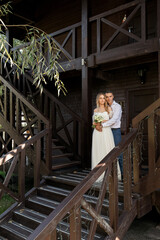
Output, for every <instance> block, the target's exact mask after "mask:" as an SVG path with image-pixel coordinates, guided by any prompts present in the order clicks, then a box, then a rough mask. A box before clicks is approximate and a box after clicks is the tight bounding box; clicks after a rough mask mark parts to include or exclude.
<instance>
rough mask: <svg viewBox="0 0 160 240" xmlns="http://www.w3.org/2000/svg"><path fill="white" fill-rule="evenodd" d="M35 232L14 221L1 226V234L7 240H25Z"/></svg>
mask: <svg viewBox="0 0 160 240" xmlns="http://www.w3.org/2000/svg"><path fill="white" fill-rule="evenodd" d="M32 232H33V230H32V229H30V228H28V227H25V226H23V225H22V224H19V223H17V222H15V221H13V220H10V221H8V222H7V223H4V224H2V225H0V234H1V235H2V236H4V237H6V238H7V239H8V238H9V239H13V240H23V239H27V237H28V236H29V235H30V234H31V233H32Z"/></svg>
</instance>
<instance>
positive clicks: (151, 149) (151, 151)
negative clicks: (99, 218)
mask: <svg viewBox="0 0 160 240" xmlns="http://www.w3.org/2000/svg"><path fill="white" fill-rule="evenodd" d="M154 128H155V125H154V113H152V114H151V116H150V117H149V118H148V167H149V175H154V172H155V158H156V151H155V146H156V143H155V135H154Z"/></svg>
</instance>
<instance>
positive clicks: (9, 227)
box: [0, 170, 124, 240]
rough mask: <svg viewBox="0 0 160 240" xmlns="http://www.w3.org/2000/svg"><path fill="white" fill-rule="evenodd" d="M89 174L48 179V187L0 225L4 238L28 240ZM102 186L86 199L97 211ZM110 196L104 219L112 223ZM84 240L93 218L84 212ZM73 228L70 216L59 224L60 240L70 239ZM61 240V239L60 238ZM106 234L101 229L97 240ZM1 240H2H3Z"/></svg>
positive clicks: (21, 205) (119, 185)
mask: <svg viewBox="0 0 160 240" xmlns="http://www.w3.org/2000/svg"><path fill="white" fill-rule="evenodd" d="M88 173H89V171H87V170H82V171H74V172H71V173H63V174H60V175H58V176H56V175H54V176H50V177H49V176H46V177H44V179H45V181H44V183H43V184H42V185H41V186H40V187H38V188H37V189H36V190H35V191H34V192H32V194H31V195H30V196H29V197H27V198H26V200H25V202H24V203H22V204H20V206H18V207H17V208H16V209H15V210H13V212H12V214H11V215H10V216H9V217H7V219H5V220H4V221H2V222H1V224H0V237H4V238H6V239H8V240H10V239H11V240H23V239H27V238H28V237H29V236H30V235H31V233H33V231H34V230H35V229H36V228H37V227H38V226H39V225H40V224H41V223H42V222H43V221H44V220H45V219H46V218H47V216H48V215H49V214H50V213H51V212H52V211H53V210H55V209H56V207H57V206H58V205H59V203H60V202H62V200H64V198H65V197H67V196H68V195H69V194H70V193H71V191H72V190H73V188H74V187H75V186H77V185H78V184H79V183H80V182H81V181H82V180H83V179H84V178H85V177H86V176H87V175H88ZM99 190H100V188H99V185H98V184H97V185H96V184H95V186H93V187H92V189H90V190H89V191H88V192H87V193H86V194H85V195H84V199H85V200H86V201H87V202H88V203H90V204H91V205H92V206H93V207H95V206H96V204H97V201H98V195H99ZM123 190H124V189H123V183H122V182H119V184H118V192H119V203H118V206H119V209H120V211H122V210H123V208H124V204H123ZM107 197H108V193H106V197H105V199H104V201H103V205H102V211H101V216H102V217H103V218H104V219H105V221H106V222H108V223H109V218H108V216H107V212H108V209H109V201H108V199H107ZM81 222H82V229H81V239H87V237H88V234H89V227H90V224H91V222H92V218H91V216H90V215H89V214H88V213H87V212H86V211H85V210H84V209H81ZM69 228H70V224H69V215H68V214H67V215H66V216H65V217H64V219H63V220H62V221H60V222H59V224H58V226H57V228H56V231H57V239H68V237H69V235H70V232H69ZM58 237H59V238H58ZM104 238H105V232H104V231H103V230H102V229H101V228H100V227H99V228H97V232H96V234H95V235H94V239H95V240H98V239H104ZM0 239H1V238H0Z"/></svg>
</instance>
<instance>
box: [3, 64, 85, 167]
mask: <svg viewBox="0 0 160 240" xmlns="http://www.w3.org/2000/svg"><path fill="white" fill-rule="evenodd" d="M0 71H1V76H0V81H1V84H2V85H4V93H3V97H2V98H1V100H0V110H1V113H2V115H0V121H1V122H2V125H3V127H4V128H5V130H6V131H7V132H8V134H9V136H10V137H11V138H12V139H14V140H16V141H15V142H16V144H17V145H18V144H20V143H22V142H23V141H24V140H25V139H26V138H27V137H28V136H29V137H31V136H33V135H34V134H36V133H38V132H39V131H40V130H42V129H44V128H45V127H46V125H48V124H49V125H50V126H52V129H51V132H50V134H51V137H52V150H51V152H52V153H51V155H52V165H53V166H52V170H57V169H61V168H67V167H72V166H75V165H80V164H81V161H82V158H83V149H82V142H83V137H84V136H82V135H83V133H82V129H83V124H84V123H83V120H82V118H81V117H79V116H78V115H77V114H75V113H74V112H73V111H72V110H71V109H70V108H69V107H67V106H66V105H65V104H63V103H62V102H60V101H59V100H58V99H57V98H56V97H55V96H53V95H52V94H51V93H50V92H49V91H47V90H46V89H44V91H43V93H42V94H40V92H39V91H37V89H36V88H35V86H34V85H33V79H32V78H31V76H30V75H29V74H27V73H24V74H23V75H21V73H20V72H19V74H20V76H21V77H20V79H18V78H17V74H16V71H19V70H18V69H16V71H15V66H13V67H12V68H11V66H10V64H9V63H7V64H6V63H5V59H3V60H2V61H1V68H0ZM22 79H23V80H22ZM7 92H8V93H7ZM15 99H16V100H15ZM7 103H10V105H9V106H8V105H7ZM14 114H15V116H14ZM17 114H18V115H17ZM11 115H13V116H11ZM16 116H17V117H16ZM7 122H9V125H8V124H7ZM25 125H26V126H25ZM33 125H34V127H33ZM14 128H16V129H15V130H16V131H13V129H14ZM47 128H48V126H47ZM17 135H18V136H17ZM22 135H23V138H22ZM24 137H25V139H24ZM9 150H11V149H9Z"/></svg>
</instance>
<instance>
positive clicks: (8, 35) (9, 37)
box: [6, 29, 13, 52]
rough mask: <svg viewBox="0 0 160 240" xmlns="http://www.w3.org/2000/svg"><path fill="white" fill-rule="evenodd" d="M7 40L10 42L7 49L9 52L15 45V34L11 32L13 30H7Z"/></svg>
mask: <svg viewBox="0 0 160 240" xmlns="http://www.w3.org/2000/svg"><path fill="white" fill-rule="evenodd" d="M6 41H7V43H8V44H6V49H7V51H8V52H10V49H11V47H12V46H13V36H12V33H11V30H9V29H7V30H6Z"/></svg>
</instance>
